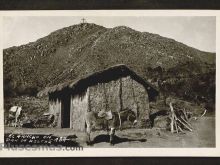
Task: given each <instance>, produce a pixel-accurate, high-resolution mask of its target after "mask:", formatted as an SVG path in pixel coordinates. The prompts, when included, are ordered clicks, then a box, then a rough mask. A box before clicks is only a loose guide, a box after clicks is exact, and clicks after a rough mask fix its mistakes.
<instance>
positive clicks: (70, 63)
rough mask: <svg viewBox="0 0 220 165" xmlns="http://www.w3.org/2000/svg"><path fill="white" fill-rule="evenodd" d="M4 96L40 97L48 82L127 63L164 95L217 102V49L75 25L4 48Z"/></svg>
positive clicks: (145, 34) (130, 31)
mask: <svg viewBox="0 0 220 165" xmlns="http://www.w3.org/2000/svg"><path fill="white" fill-rule="evenodd" d="M3 59H4V94H5V96H17V95H36V93H37V92H38V91H39V90H41V89H43V88H44V87H46V86H52V85H56V84H58V83H62V82H65V81H67V80H74V79H76V78H78V77H81V76H83V75H86V74H88V73H92V72H94V71H99V70H102V69H104V68H106V67H109V66H112V65H116V64H122V63H123V64H126V65H127V66H129V67H130V68H131V69H133V70H134V71H135V72H137V73H138V74H139V75H141V76H142V77H143V78H145V79H147V80H149V81H151V82H152V83H154V84H155V85H157V86H158V88H159V89H160V90H161V92H162V93H164V94H165V95H176V96H178V97H183V98H186V99H193V100H194V101H202V102H210V101H211V102H214V100H215V53H208V52H202V51H199V50H197V49H194V48H191V47H189V46H187V45H184V44H182V43H179V42H177V41H175V40H173V39H169V38H165V37H162V36H159V35H157V34H151V33H148V32H138V31H135V30H133V29H131V28H128V27H125V26H119V27H115V28H105V27H102V26H99V25H95V24H88V23H85V24H77V25H73V26H70V27H66V28H63V29H60V30H57V31H55V32H53V33H51V34H49V35H48V36H46V37H44V38H41V39H39V40H37V41H36V42H32V43H29V44H26V45H22V46H18V47H11V48H8V49H4V51H3Z"/></svg>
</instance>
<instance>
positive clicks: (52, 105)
mask: <svg viewBox="0 0 220 165" xmlns="http://www.w3.org/2000/svg"><path fill="white" fill-rule="evenodd" d="M49 113H50V114H53V115H54V117H55V120H54V125H55V126H56V127H58V128H61V101H60V100H59V99H58V98H56V99H50V100H49Z"/></svg>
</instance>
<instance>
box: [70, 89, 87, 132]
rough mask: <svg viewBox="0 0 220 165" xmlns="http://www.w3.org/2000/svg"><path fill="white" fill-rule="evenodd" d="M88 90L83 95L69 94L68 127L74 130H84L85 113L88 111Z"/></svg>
mask: <svg viewBox="0 0 220 165" xmlns="http://www.w3.org/2000/svg"><path fill="white" fill-rule="evenodd" d="M88 105H89V104H88V90H87V92H86V93H85V95H80V96H79V95H75V96H71V99H70V128H72V129H73V130H76V131H84V130H85V115H86V112H87V111H88Z"/></svg>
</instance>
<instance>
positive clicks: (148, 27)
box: [3, 16, 216, 52]
mask: <svg viewBox="0 0 220 165" xmlns="http://www.w3.org/2000/svg"><path fill="white" fill-rule="evenodd" d="M84 18H85V19H86V21H87V22H88V23H95V24H97V25H101V26H104V27H107V28H112V27H116V26H128V27H130V28H132V29H135V30H138V31H141V32H150V33H155V34H159V35H161V36H164V37H168V38H172V39H175V40H176V41H179V42H182V43H184V44H186V45H188V46H191V47H194V48H197V49H199V50H202V51H208V52H216V18H215V17H207V16H203V17H201V16H200V17H180V16H178V17H171V16H170V17H168V16H166V17H161V16H160V17H159V16H157V17H151V16H144V17H119V16H117V17H112V16H108V17H106V16H105V17H104V16H103V17H102V16H99V17H84ZM81 19H82V17H78V16H77V17H76V16H73V17H71V16H62V17H59V16H41V17H39V16H18V17H16V16H13V17H4V18H3V48H8V47H11V46H19V45H22V44H27V43H29V42H33V41H36V40H37V39H39V38H42V37H44V36H47V35H48V34H50V33H51V32H53V31H55V30H58V29H61V28H64V27H67V26H71V25H74V24H79V23H80V22H81Z"/></svg>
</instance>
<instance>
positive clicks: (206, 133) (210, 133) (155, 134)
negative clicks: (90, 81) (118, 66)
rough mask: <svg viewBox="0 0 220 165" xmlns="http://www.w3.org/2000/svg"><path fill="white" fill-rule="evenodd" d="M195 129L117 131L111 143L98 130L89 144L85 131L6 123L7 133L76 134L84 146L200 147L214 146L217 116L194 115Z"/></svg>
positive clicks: (102, 132) (106, 136) (103, 132)
mask: <svg viewBox="0 0 220 165" xmlns="http://www.w3.org/2000/svg"><path fill="white" fill-rule="evenodd" d="M191 124H192V125H193V132H189V131H185V134H183V133H179V134H176V133H175V134H172V133H170V132H169V131H167V130H162V129H158V128H152V129H129V130H122V131H116V138H115V142H116V144H115V145H114V146H110V145H109V143H108V139H109V136H108V135H107V133H106V132H105V131H95V132H93V133H92V134H91V136H92V139H93V142H94V144H93V145H92V146H87V145H86V143H85V140H84V139H85V133H83V132H74V131H73V130H71V129H57V128H33V129H30V128H13V127H5V133H16V134H53V135H56V136H68V135H76V136H77V137H78V138H77V139H76V141H77V142H79V144H80V145H82V146H84V147H98V148H101V147H105V148H107V147H118V148H127V147H132V148H159V147H164V148H166V147H167V148H197V147H205V148H207V147H215V140H216V139H215V117H203V118H198V119H197V120H194V119H192V121H191Z"/></svg>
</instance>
